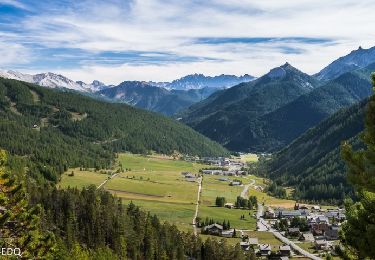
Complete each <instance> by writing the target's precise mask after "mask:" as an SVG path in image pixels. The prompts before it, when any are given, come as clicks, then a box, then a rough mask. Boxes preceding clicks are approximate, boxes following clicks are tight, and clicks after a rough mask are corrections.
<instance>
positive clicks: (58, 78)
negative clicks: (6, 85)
mask: <svg viewBox="0 0 375 260" xmlns="http://www.w3.org/2000/svg"><path fill="white" fill-rule="evenodd" d="M0 77H2V78H7V79H15V80H20V81H25V82H28V83H34V84H37V85H39V86H43V87H48V88H62V89H71V90H75V91H80V92H95V91H98V90H101V89H104V88H106V87H107V86H105V84H104V83H101V82H99V81H97V80H95V81H93V83H91V84H86V83H84V82H82V81H78V82H75V81H73V80H71V79H69V78H67V77H65V76H63V75H59V74H55V73H51V72H47V73H40V74H35V75H30V74H24V73H20V72H17V71H12V70H8V71H1V70H0Z"/></svg>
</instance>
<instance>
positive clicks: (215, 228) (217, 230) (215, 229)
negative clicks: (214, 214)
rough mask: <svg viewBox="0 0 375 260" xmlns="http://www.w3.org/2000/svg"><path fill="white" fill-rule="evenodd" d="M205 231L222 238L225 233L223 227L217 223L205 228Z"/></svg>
mask: <svg viewBox="0 0 375 260" xmlns="http://www.w3.org/2000/svg"><path fill="white" fill-rule="evenodd" d="M203 231H205V232H206V233H208V234H210V235H217V236H221V233H222V232H223V226H222V225H219V224H216V223H215V224H212V225H208V226H205V227H204V229H203Z"/></svg>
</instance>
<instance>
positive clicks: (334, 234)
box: [324, 225, 339, 240]
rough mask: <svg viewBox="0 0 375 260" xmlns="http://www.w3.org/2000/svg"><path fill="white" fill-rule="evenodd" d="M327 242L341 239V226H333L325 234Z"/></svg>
mask: <svg viewBox="0 0 375 260" xmlns="http://www.w3.org/2000/svg"><path fill="white" fill-rule="evenodd" d="M324 235H325V238H326V239H327V240H337V239H339V226H337V225H331V226H329V228H328V229H327V230H326V231H325V233H324Z"/></svg>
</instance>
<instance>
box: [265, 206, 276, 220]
mask: <svg viewBox="0 0 375 260" xmlns="http://www.w3.org/2000/svg"><path fill="white" fill-rule="evenodd" d="M275 217H276V214H275V211H274V210H273V209H272V208H270V207H267V209H266V211H265V212H264V218H275Z"/></svg>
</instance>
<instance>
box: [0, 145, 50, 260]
mask: <svg viewBox="0 0 375 260" xmlns="http://www.w3.org/2000/svg"><path fill="white" fill-rule="evenodd" d="M5 164H6V153H5V151H2V150H0V205H1V210H0V235H1V236H0V247H2V248H13V249H14V248H19V249H20V253H21V254H22V257H23V258H25V259H26V258H27V259H30V258H33V259H34V258H38V259H40V258H48V257H49V256H51V253H52V252H53V248H54V246H55V239H54V235H53V234H52V233H45V232H43V231H42V230H41V227H40V213H41V208H40V206H35V207H32V208H30V207H29V203H28V198H27V196H26V192H25V188H24V186H23V184H22V182H20V181H17V180H16V179H15V178H12V177H11V176H10V174H9V172H8V171H7V170H6V169H5ZM44 233H45V234H44Z"/></svg>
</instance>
